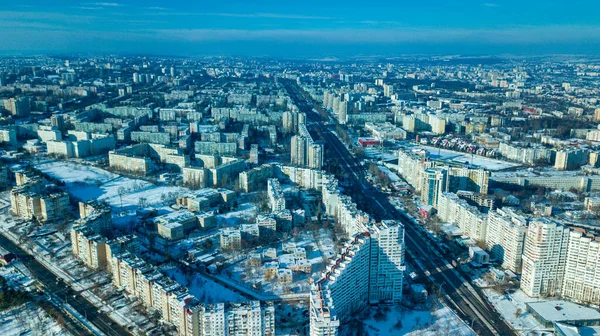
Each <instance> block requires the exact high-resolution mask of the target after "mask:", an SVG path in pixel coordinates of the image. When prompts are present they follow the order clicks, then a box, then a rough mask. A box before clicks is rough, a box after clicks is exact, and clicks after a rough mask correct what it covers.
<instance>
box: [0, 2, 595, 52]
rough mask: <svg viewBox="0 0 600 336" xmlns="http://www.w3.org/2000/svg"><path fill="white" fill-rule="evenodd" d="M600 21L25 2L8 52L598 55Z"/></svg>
mask: <svg viewBox="0 0 600 336" xmlns="http://www.w3.org/2000/svg"><path fill="white" fill-rule="evenodd" d="M4 2H7V0H4ZM598 13H600V1H598V0H580V1H578V0H572V1H564V0H563V1H555V0H545V1H541V0H521V1H514V0H481V1H476V0H445V1H442V0H428V1H416V0H415V1H410V2H409V1H403V0H396V1H357V0H346V1H338V0H321V1H316V0H304V1H302V0H300V1H298V0H296V1H287V0H286V1H284V0H281V1H272V0H262V1H261V0H258V1H256V0H254V1H253V0H246V1H238V0H234V1H227V0H221V1H205V0H188V1H181V0H171V1H158V0H145V1H142V0H121V1H119V0H106V1H98V2H96V1H86V0H83V1H77V0H55V1H48V0H17V1H13V2H11V3H5V4H3V5H2V7H1V9H0V41H3V43H2V44H1V45H2V47H0V52H3V53H12V52H24V53H80V52H81V53H88V52H90V53H115V52H123V53H139V54H163V55H164V54H168V55H220V54H225V55H252V56H284V57H320V56H353V55H395V54H414V53H435V54H529V55H531V54H533V55H536V54H554V53H560V54H600V15H599V14H598Z"/></svg>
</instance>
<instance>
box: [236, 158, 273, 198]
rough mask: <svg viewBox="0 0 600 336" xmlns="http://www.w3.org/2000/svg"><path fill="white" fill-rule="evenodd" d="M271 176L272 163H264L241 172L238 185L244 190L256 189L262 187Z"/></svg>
mask: <svg viewBox="0 0 600 336" xmlns="http://www.w3.org/2000/svg"><path fill="white" fill-rule="evenodd" d="M272 177H273V165H270V164H264V165H262V166H260V167H256V168H252V169H250V170H247V171H244V172H241V173H240V175H239V179H238V182H239V186H240V189H242V190H243V191H244V192H251V191H256V190H258V189H261V188H264V185H265V183H266V182H267V180H268V179H270V178H272Z"/></svg>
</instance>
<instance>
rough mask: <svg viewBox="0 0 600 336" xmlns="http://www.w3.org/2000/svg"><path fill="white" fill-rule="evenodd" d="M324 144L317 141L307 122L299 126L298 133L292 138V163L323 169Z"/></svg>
mask: <svg viewBox="0 0 600 336" xmlns="http://www.w3.org/2000/svg"><path fill="white" fill-rule="evenodd" d="M323 154H324V150H323V145H322V144H320V143H316V142H315V141H314V140H313V139H312V137H311V135H310V133H309V132H308V129H307V128H306V125H305V124H300V125H299V126H298V134H297V135H294V136H293V137H292V140H291V163H292V165H296V166H301V167H308V168H315V169H321V167H323Z"/></svg>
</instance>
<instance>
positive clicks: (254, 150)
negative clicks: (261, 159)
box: [248, 144, 258, 164]
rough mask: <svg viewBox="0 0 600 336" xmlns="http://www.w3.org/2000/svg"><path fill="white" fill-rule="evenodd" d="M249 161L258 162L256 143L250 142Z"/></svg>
mask: <svg viewBox="0 0 600 336" xmlns="http://www.w3.org/2000/svg"><path fill="white" fill-rule="evenodd" d="M248 162H249V163H252V164H258V145H257V144H252V145H250V159H249V160H248Z"/></svg>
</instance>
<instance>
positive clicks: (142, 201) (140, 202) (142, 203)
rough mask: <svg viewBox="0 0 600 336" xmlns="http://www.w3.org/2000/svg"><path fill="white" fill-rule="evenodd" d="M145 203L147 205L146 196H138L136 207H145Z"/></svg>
mask: <svg viewBox="0 0 600 336" xmlns="http://www.w3.org/2000/svg"><path fill="white" fill-rule="evenodd" d="M146 205H147V199H146V197H140V199H139V200H138V208H140V209H143V208H145V207H146Z"/></svg>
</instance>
